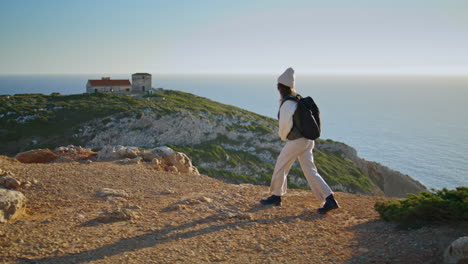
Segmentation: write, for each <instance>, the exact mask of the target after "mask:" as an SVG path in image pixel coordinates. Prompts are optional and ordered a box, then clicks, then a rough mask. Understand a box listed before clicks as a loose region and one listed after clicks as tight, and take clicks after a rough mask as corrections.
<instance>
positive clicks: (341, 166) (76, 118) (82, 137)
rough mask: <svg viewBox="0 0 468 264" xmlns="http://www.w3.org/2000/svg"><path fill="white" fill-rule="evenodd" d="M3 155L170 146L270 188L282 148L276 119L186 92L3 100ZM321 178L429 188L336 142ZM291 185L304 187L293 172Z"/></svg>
mask: <svg viewBox="0 0 468 264" xmlns="http://www.w3.org/2000/svg"><path fill="white" fill-rule="evenodd" d="M0 100H1V103H2V104H1V105H2V106H3V107H1V108H0V125H2V126H1V127H4V129H1V130H0V143H1V145H2V148H1V149H0V154H9V155H14V154H16V153H17V152H19V151H23V150H27V149H32V148H38V147H49V148H54V147H57V146H60V145H68V144H75V145H82V146H86V147H90V148H93V149H96V150H98V149H100V148H102V147H103V146H105V145H114V146H115V145H125V146H138V147H147V148H151V147H155V146H161V145H168V146H170V147H172V148H173V149H175V150H178V151H182V152H185V153H186V154H187V155H189V156H190V157H191V158H192V160H193V162H194V165H195V166H197V167H198V168H199V169H200V172H201V173H204V174H207V175H209V176H212V177H215V178H219V179H222V180H224V181H226V182H232V183H245V182H247V183H254V184H269V181H270V179H271V173H272V171H273V167H274V163H275V161H276V157H277V156H278V153H279V151H280V150H281V148H282V145H283V143H282V142H281V141H280V140H279V138H278V137H277V135H276V131H277V122H276V120H274V119H272V118H269V117H265V116H261V115H258V114H255V113H252V112H249V111H246V110H243V109H240V108H237V107H233V106H229V105H224V104H220V103H218V102H214V101H211V100H209V99H206V98H202V97H199V96H195V95H192V94H188V93H183V92H178V91H170V90H164V91H161V93H160V94H155V95H152V96H149V97H146V98H139V99H138V98H132V97H127V96H115V95H106V94H83V95H70V96H60V95H51V96H45V95H21V96H12V97H9V98H7V97H0ZM314 153H315V154H314V155H315V159H316V164H317V167H318V169H319V172H320V174H321V175H322V176H323V177H324V178H325V180H326V181H327V182H328V183H329V184H330V185H331V186H332V188H333V189H334V190H336V191H346V192H351V193H359V194H367V195H384V194H385V195H386V196H404V195H405V194H406V193H417V192H419V191H422V190H425V187H424V186H423V185H422V184H420V183H419V182H417V181H415V180H413V179H412V178H410V177H409V176H407V175H403V174H401V173H399V172H396V171H392V170H390V169H388V168H387V167H385V166H382V165H380V164H377V163H375V162H369V161H365V160H363V159H361V158H359V157H358V156H357V154H356V151H355V150H354V149H353V148H351V147H349V146H347V145H345V144H343V143H338V142H334V141H331V140H326V141H324V140H318V141H317V148H316V149H315V150H314ZM289 184H290V187H297V188H305V186H306V185H307V183H306V181H305V179H304V177H303V176H302V172H301V171H300V169H299V168H298V167H297V166H294V167H293V168H292V170H291V173H290V183H289Z"/></svg>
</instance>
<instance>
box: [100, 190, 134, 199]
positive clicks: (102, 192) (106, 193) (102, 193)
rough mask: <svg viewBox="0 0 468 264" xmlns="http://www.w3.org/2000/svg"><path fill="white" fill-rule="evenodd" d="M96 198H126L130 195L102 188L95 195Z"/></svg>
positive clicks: (122, 191) (121, 191)
mask: <svg viewBox="0 0 468 264" xmlns="http://www.w3.org/2000/svg"><path fill="white" fill-rule="evenodd" d="M96 196H97V197H107V196H114V197H124V198H128V197H129V196H130V195H128V193H126V192H125V191H124V190H117V189H110V188H103V189H101V190H99V191H98V192H97V193H96Z"/></svg>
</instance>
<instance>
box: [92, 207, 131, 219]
mask: <svg viewBox="0 0 468 264" xmlns="http://www.w3.org/2000/svg"><path fill="white" fill-rule="evenodd" d="M137 218H138V216H137V215H136V214H135V213H134V212H132V211H131V210H128V209H120V208H118V209H116V210H115V211H112V212H104V213H102V214H101V215H100V216H98V217H97V218H96V220H97V221H98V222H101V223H110V222H118V221H127V220H132V219H137Z"/></svg>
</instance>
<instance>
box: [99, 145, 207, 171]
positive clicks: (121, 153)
mask: <svg viewBox="0 0 468 264" xmlns="http://www.w3.org/2000/svg"><path fill="white" fill-rule="evenodd" d="M97 159H98V160H118V161H119V162H120V163H123V164H138V163H140V162H141V161H145V162H150V163H151V164H152V165H153V166H154V167H155V168H156V169H158V170H162V171H168V172H180V173H190V174H197V175H198V174H199V172H198V169H197V168H196V167H194V166H193V165H192V161H191V160H190V158H189V157H188V156H187V155H186V154H184V153H182V152H177V151H174V150H173V149H171V148H169V147H157V148H153V149H149V150H144V149H140V148H137V147H125V146H104V147H103V148H102V149H101V150H100V151H99V152H98V155H97Z"/></svg>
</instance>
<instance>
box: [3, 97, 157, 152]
mask: <svg viewBox="0 0 468 264" xmlns="http://www.w3.org/2000/svg"><path fill="white" fill-rule="evenodd" d="M144 107H151V105H149V103H148V102H146V101H144V100H138V99H135V98H132V97H128V96H118V95H111V94H103V93H95V94H75V95H59V94H52V95H42V94H25V95H15V96H12V97H9V98H8V97H0V115H1V114H3V115H4V118H0V127H2V129H1V130H0V144H3V145H4V146H5V150H4V151H5V153H3V154H14V153H16V152H19V151H24V150H27V149H28V148H31V147H32V146H30V145H28V144H22V145H21V146H19V145H18V144H9V145H7V143H11V142H12V141H13V142H14V141H20V140H27V139H31V138H43V139H44V140H42V141H41V142H42V143H41V144H40V145H36V146H34V147H35V148H39V147H52V148H53V147H56V146H57V145H68V144H77V145H81V144H82V145H84V143H85V142H86V139H77V138H75V137H73V135H74V134H75V133H76V132H77V131H76V130H77V127H78V126H79V125H82V123H84V122H87V121H90V120H93V119H96V118H102V117H106V116H109V115H116V114H121V115H122V116H124V115H129V113H131V112H134V111H137V110H138V109H141V108H144ZM109 121H110V120H109V119H105V120H104V121H103V124H106V122H109ZM28 141H30V140H28Z"/></svg>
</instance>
